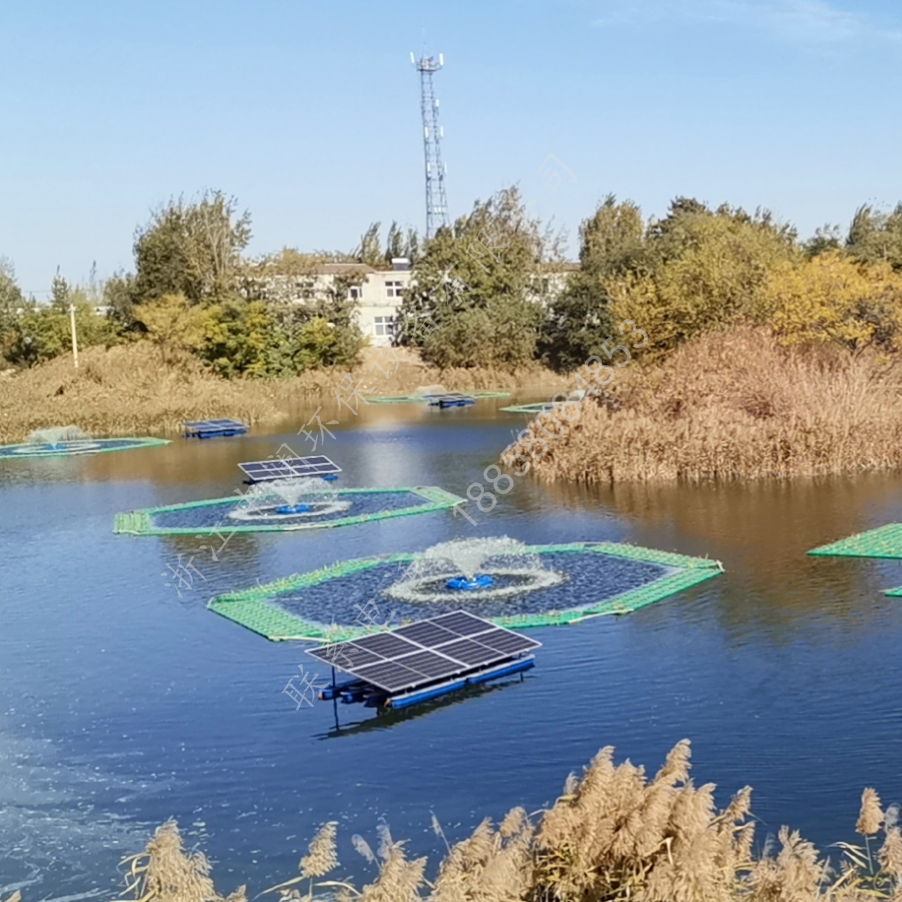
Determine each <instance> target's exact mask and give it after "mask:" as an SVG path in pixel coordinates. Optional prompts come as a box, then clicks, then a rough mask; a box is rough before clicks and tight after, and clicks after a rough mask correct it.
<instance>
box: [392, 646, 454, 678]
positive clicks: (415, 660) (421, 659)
mask: <svg viewBox="0 0 902 902" xmlns="http://www.w3.org/2000/svg"><path fill="white" fill-rule="evenodd" d="M394 663H396V664H400V665H401V666H402V667H409V668H410V669H411V670H415V671H416V672H417V673H421V674H423V676H424V677H427V678H428V679H430V680H434V679H438V678H439V677H443V676H446V675H447V674H448V672H449V669H450V670H452V672H453V665H455V664H456V663H457V662H456V661H450V660H449V659H448V658H446V657H444V656H443V655H437V654H436V653H435V652H432V651H418V652H417V653H416V654H414V655H405V656H404V657H403V658H396V659H395V662H394Z"/></svg>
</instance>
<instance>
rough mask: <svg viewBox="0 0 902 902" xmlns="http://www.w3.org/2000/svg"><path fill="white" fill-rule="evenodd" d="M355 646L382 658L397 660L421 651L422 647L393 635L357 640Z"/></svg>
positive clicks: (385, 634)
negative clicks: (402, 656) (401, 656)
mask: <svg viewBox="0 0 902 902" xmlns="http://www.w3.org/2000/svg"><path fill="white" fill-rule="evenodd" d="M354 644H355V645H356V646H357V647H358V648H365V649H366V650H367V651H371V652H373V653H375V654H377V655H379V656H380V657H382V658H397V657H399V656H400V655H407V654H410V653H411V652H413V651H420V647H419V646H417V645H413V644H412V643H411V642H407V641H406V640H404V639H400V638H398V637H397V636H393V635H392V634H391V633H376V634H375V635H373V636H365V637H364V638H363V639H355V640H354Z"/></svg>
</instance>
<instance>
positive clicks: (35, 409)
mask: <svg viewBox="0 0 902 902" xmlns="http://www.w3.org/2000/svg"><path fill="white" fill-rule="evenodd" d="M399 356H400V357H405V356H409V357H410V358H411V360H410V362H402V363H400V364H396V363H393V362H390V361H387V360H383V362H381V364H380V361H379V360H377V359H376V357H375V356H374V353H373V349H368V350H367V351H366V352H365V353H364V357H363V360H362V361H361V363H360V365H358V366H357V367H354V368H353V369H352V370H350V373H351V375H352V377H353V380H354V383H355V385H360V387H361V388H362V389H367V388H369V389H372V390H373V392H374V393H375V394H407V393H410V392H413V391H414V390H415V389H416V388H417V387H419V386H421V385H425V384H430V383H431V384H441V385H442V386H444V387H445V388H446V389H448V390H457V391H466V390H473V389H489V388H518V387H522V386H525V385H537V384H540V385H543V386H555V387H557V385H558V384H559V383H561V380H560V377H556V376H554V375H553V374H551V373H550V372H549V371H548V370H545V369H543V368H541V367H539V366H537V365H536V366H531V367H526V368H523V369H520V370H517V371H515V372H513V373H511V372H505V371H501V370H493V369H472V370H444V371H442V370H437V369H435V368H432V367H428V366H425V365H423V364H422V363H421V362H420V361H419V358H418V357H417V356H416V354H411V353H409V352H407V351H406V349H405V350H403V351H402V353H401V355H399ZM378 366H381V369H379V368H378ZM346 372H348V371H347V370H344V369H335V370H332V369H320V370H311V371H309V372H306V373H303V374H302V375H300V376H297V377H295V378H292V379H281V380H262V379H231V380H229V379H223V378H221V377H219V376H217V375H215V374H214V373H212V372H211V371H210V370H207V369H205V368H204V367H203V366H202V365H201V364H200V362H199V361H198V360H196V359H195V358H193V357H191V356H190V355H188V354H183V355H177V354H173V355H170V358H169V359H168V360H167V361H166V362H165V363H164V362H163V361H162V359H161V357H160V354H159V351H158V350H157V349H156V348H155V347H154V346H153V345H151V344H150V343H149V342H145V341H136V342H132V343H129V344H124V345H117V346H114V347H112V348H109V349H108V350H105V349H104V348H101V347H94V348H88V349H87V350H86V351H84V352H83V353H82V354H81V355H80V359H79V367H78V369H75V368H74V367H73V366H72V361H71V360H70V359H69V358H68V357H66V356H64V357H57V358H56V359H54V360H50V361H47V362H46V363H43V364H41V365H40V366H37V367H34V368H33V369H30V370H25V371H22V372H20V373H15V374H13V373H12V372H11V371H7V372H6V373H0V376H2V377H3V378H0V443H8V442H17V441H21V440H23V439H24V438H25V437H26V436H27V435H28V434H29V433H30V432H32V431H33V430H35V429H41V428H46V427H51V426H55V425H57V424H59V423H73V424H75V425H77V426H79V427H80V428H82V429H83V430H85V432H87V433H89V434H91V435H92V436H94V437H97V438H100V437H104V436H111V435H116V436H127V435H153V434H161V433H165V432H171V431H175V430H177V429H178V428H179V427H180V426H181V424H182V423H184V422H186V421H190V420H200V419H209V418H214V417H235V418H238V419H241V420H244V421H245V422H247V423H250V424H255V423H265V422H274V421H276V420H278V419H280V418H281V417H283V416H284V415H285V414H286V412H287V411H288V408H289V406H290V404H291V403H292V402H295V401H297V400H298V399H299V398H306V397H316V396H328V398H330V399H331V400H333V401H334V397H333V396H332V395H331V394H330V392H331V389H332V388H333V386H337V385H338V384H339V383H340V382H341V380H342V378H343V377H344V375H345V374H346ZM386 373H387V374H388V376H386ZM552 391H553V389H552Z"/></svg>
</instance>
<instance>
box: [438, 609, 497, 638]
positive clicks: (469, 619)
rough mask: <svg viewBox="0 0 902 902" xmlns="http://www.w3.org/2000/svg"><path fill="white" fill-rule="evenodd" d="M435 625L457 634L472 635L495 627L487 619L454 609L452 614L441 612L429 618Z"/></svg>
mask: <svg viewBox="0 0 902 902" xmlns="http://www.w3.org/2000/svg"><path fill="white" fill-rule="evenodd" d="M429 623H433V624H435V625H436V626H440V627H442V629H446V630H449V631H450V632H452V633H457V635H458V636H474V635H476V634H477V633H484V632H486V631H488V630H491V629H495V625H494V624H492V623H489V622H488V620H482V619H480V618H479V617H474V616H473V615H472V614H466V613H464V612H463V611H455V612H454V613H453V614H442V616H441V617H436V618H434V619H433V620H430V621H429Z"/></svg>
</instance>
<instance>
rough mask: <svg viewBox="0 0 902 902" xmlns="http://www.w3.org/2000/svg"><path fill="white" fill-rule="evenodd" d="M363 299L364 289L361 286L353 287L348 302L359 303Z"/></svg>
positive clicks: (349, 290)
mask: <svg viewBox="0 0 902 902" xmlns="http://www.w3.org/2000/svg"><path fill="white" fill-rule="evenodd" d="M362 297H363V288H362V287H361V286H360V285H352V286H351V287H350V288H349V289H348V300H349V301H359V300H360V299H361V298H362Z"/></svg>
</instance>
